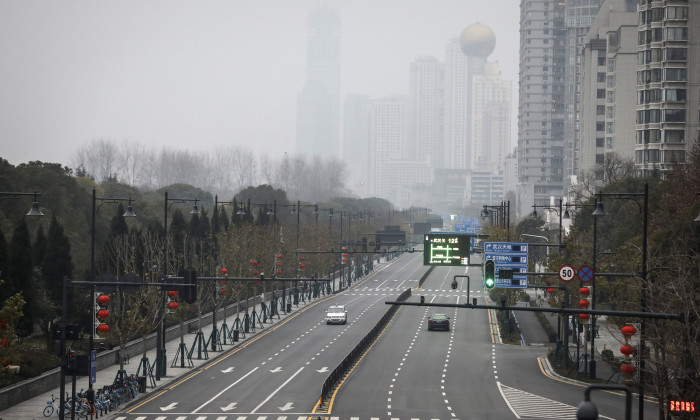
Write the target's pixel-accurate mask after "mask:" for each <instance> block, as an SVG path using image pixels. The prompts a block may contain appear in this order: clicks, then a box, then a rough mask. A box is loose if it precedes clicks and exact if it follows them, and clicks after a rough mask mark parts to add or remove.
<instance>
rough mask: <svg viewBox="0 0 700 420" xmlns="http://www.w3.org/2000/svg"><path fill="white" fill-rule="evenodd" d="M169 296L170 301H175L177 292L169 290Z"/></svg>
mask: <svg viewBox="0 0 700 420" xmlns="http://www.w3.org/2000/svg"><path fill="white" fill-rule="evenodd" d="M168 296H170V299H175V297H176V296H177V290H168Z"/></svg>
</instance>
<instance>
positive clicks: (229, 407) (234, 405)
mask: <svg viewBox="0 0 700 420" xmlns="http://www.w3.org/2000/svg"><path fill="white" fill-rule="evenodd" d="M236 404H238V403H235V402H234V403H231V404H229V405H227V406H226V407H221V409H222V410H224V411H229V410H233V409H234V408H236Z"/></svg>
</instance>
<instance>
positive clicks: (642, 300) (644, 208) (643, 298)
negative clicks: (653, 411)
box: [591, 183, 649, 419]
mask: <svg viewBox="0 0 700 420" xmlns="http://www.w3.org/2000/svg"><path fill="white" fill-rule="evenodd" d="M604 195H605V196H612V197H615V198H618V199H629V200H632V201H634V202H635V203H636V204H637V206H639V207H640V211H641V212H642V214H643V216H642V220H643V221H642V223H643V226H642V271H641V272H640V277H641V279H642V286H641V289H640V291H639V306H640V309H641V311H642V312H648V308H647V274H648V272H649V268H648V267H647V254H648V248H647V242H648V241H647V239H648V229H649V226H648V225H649V223H648V222H649V184H648V183H645V184H644V192H642V193H603V192H599V193H598V200H597V205H596V210H595V211H594V212H593V215H594V216H605V215H607V213H606V212H605V210H604V208H603V201H602V198H603V196H604ZM634 197H641V198H642V205H641V206H640V204H639V202H638V201H637V200H636V199H635V198H634ZM593 221H594V227H593V229H594V230H593V233H594V240H593V258H594V259H593V280H592V281H593V282H595V252H596V250H595V218H594V219H593ZM593 296H595V285H594V288H593V291H592V292H591V309H595V300H594V299H593ZM591 325H592V326H595V316H594V317H592V323H591ZM645 330H646V322H645V318H642V319H641V321H640V328H639V418H640V419H641V418H643V417H644V369H645V368H646V361H645V356H644V352H645V349H644V347H645V338H646V337H645V335H646V334H645ZM594 336H595V334H592V335H591V371H592V374H591V377H595V362H594V360H593V350H594V346H593V343H594V342H593V338H594Z"/></svg>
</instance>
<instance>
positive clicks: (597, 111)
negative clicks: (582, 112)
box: [595, 105, 605, 115]
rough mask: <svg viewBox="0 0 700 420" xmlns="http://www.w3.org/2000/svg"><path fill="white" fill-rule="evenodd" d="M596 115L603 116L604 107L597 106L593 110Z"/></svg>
mask: <svg viewBox="0 0 700 420" xmlns="http://www.w3.org/2000/svg"><path fill="white" fill-rule="evenodd" d="M595 114H596V115H605V105H597V106H596V109H595Z"/></svg>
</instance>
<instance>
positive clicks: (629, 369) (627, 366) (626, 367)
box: [620, 363, 635, 375]
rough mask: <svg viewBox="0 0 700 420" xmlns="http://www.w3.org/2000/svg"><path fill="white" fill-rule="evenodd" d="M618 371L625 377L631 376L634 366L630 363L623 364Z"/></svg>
mask: <svg viewBox="0 0 700 420" xmlns="http://www.w3.org/2000/svg"><path fill="white" fill-rule="evenodd" d="M620 371H622V372H623V373H624V374H625V375H631V374H633V373H634V371H635V369H634V365H633V364H632V363H623V364H621V365H620Z"/></svg>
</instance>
